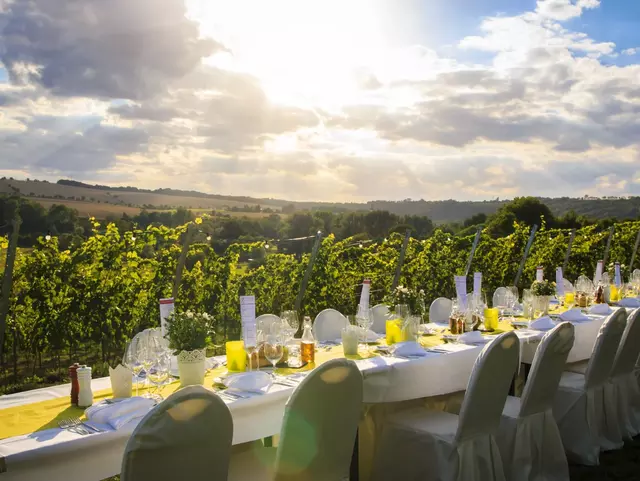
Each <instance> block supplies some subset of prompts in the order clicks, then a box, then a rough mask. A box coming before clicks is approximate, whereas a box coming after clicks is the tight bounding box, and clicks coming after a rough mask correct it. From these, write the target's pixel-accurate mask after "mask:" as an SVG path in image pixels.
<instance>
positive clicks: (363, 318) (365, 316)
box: [356, 306, 373, 353]
mask: <svg viewBox="0 0 640 481" xmlns="http://www.w3.org/2000/svg"><path fill="white" fill-rule="evenodd" d="M356 323H357V324H358V326H359V327H360V330H361V334H362V343H363V344H364V347H365V352H367V353H368V352H369V344H368V343H367V333H368V331H369V328H370V327H371V324H373V316H372V315H371V310H370V309H369V308H368V307H365V306H358V312H357V313H356Z"/></svg>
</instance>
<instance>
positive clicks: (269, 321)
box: [256, 314, 280, 334]
mask: <svg viewBox="0 0 640 481" xmlns="http://www.w3.org/2000/svg"><path fill="white" fill-rule="evenodd" d="M274 324H280V318H279V317H278V316H276V315H275V314H262V315H261V316H258V317H256V326H258V329H260V328H262V330H263V331H264V332H266V333H267V334H268V333H270V332H271V326H273V325H274Z"/></svg>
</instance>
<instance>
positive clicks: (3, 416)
mask: <svg viewBox="0 0 640 481" xmlns="http://www.w3.org/2000/svg"><path fill="white" fill-rule="evenodd" d="M510 330H513V327H512V326H511V324H510V323H509V321H501V322H500V323H499V324H498V329H497V330H496V331H494V332H492V333H490V334H499V333H501V332H505V331H510ZM445 333H446V331H445ZM383 343H384V339H383ZM443 343H444V340H443V339H442V334H438V335H431V336H422V337H421V338H420V344H422V345H423V346H424V347H427V348H429V347H435V346H438V345H441V344H443ZM370 348H371V349H370V352H369V356H376V355H377V354H376V353H375V352H374V346H370ZM340 357H344V353H343V350H342V346H334V347H332V348H330V349H327V348H319V349H318V351H317V352H316V362H315V365H307V366H305V367H303V368H301V369H288V368H278V369H277V373H278V374H283V375H286V374H291V373H294V372H300V371H308V370H311V369H313V368H314V367H315V366H317V365H320V364H322V363H324V362H326V361H328V360H330V359H336V358H340ZM348 358H349V359H353V360H358V359H363V357H362V356H361V355H357V356H348ZM226 372H227V368H226V367H224V366H220V367H217V368H215V369H212V370H210V371H209V372H208V373H207V375H206V376H205V381H204V385H205V386H206V387H210V386H213V384H214V382H213V380H214V379H215V378H216V377H218V376H220V375H222V374H224V373H226ZM179 388H180V381H179V380H176V382H173V383H171V384H168V385H166V386H164V387H163V388H162V389H161V390H160V391H159V392H160V394H161V395H162V396H163V397H165V398H166V397H167V396H169V395H170V394H172V393H173V392H175V391H177V390H178V389H179ZM144 392H145V391H144V390H143V389H140V394H143V393H144ZM134 393H135V390H134ZM111 395H112V392H111V389H105V390H102V391H98V392H95V393H94V402H96V401H100V400H102V399H105V398H109V397H111ZM83 416H84V409H83V408H79V407H76V406H71V405H70V402H69V397H68V396H64V397H61V398H56V399H50V400H47V401H40V402H36V403H31V404H24V405H22V406H15V407H10V408H6V409H2V410H0V439H5V438H9V437H13V436H20V435H24V434H29V433H32V432H36V431H42V430H44V429H50V428H55V427H58V421H60V420H62V419H67V418H71V417H80V418H81V417H83Z"/></svg>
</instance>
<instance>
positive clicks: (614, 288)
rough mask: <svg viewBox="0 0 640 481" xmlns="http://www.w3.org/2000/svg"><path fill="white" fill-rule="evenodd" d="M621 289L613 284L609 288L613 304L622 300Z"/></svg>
mask: <svg viewBox="0 0 640 481" xmlns="http://www.w3.org/2000/svg"><path fill="white" fill-rule="evenodd" d="M618 291H619V289H618V287H617V286H616V285H615V284H611V286H610V288H609V300H610V301H611V302H617V301H619V300H620V294H619V292H618Z"/></svg>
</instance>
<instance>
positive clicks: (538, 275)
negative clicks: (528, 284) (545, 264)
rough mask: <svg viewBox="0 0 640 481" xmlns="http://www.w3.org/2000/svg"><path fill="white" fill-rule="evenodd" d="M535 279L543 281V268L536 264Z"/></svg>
mask: <svg viewBox="0 0 640 481" xmlns="http://www.w3.org/2000/svg"><path fill="white" fill-rule="evenodd" d="M536 281H538V282H542V281H544V269H543V268H542V267H541V266H538V268H537V269H536Z"/></svg>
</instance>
